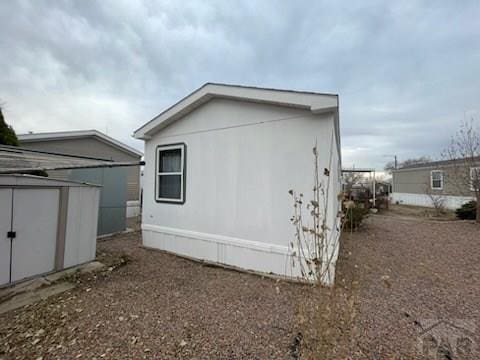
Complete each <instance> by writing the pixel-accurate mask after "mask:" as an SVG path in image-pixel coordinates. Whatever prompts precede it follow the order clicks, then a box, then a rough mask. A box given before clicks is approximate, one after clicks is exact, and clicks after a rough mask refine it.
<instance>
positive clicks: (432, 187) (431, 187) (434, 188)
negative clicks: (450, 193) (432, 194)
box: [430, 170, 443, 190]
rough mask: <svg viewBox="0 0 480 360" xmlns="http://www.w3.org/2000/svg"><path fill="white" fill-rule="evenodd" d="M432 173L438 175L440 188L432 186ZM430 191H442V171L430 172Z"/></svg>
mask: <svg viewBox="0 0 480 360" xmlns="http://www.w3.org/2000/svg"><path fill="white" fill-rule="evenodd" d="M433 173H440V175H441V177H440V187H434V186H433ZM430 189H432V190H443V170H432V171H430Z"/></svg>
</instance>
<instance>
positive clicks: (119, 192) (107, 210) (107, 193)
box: [71, 167, 128, 235]
mask: <svg viewBox="0 0 480 360" xmlns="http://www.w3.org/2000/svg"><path fill="white" fill-rule="evenodd" d="M127 170H128V168H125V167H117V168H105V169H77V170H74V171H72V174H71V180H76V181H85V182H89V183H94V184H98V185H102V188H101V192H100V211H99V215H98V216H99V217H98V231H97V234H98V235H104V234H110V233H112V232H118V231H123V230H125V228H126V205H127Z"/></svg>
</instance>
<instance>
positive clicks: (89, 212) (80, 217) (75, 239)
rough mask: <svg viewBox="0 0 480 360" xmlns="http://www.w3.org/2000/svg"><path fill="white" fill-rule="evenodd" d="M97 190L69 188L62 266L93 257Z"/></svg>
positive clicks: (86, 260)
mask: <svg viewBox="0 0 480 360" xmlns="http://www.w3.org/2000/svg"><path fill="white" fill-rule="evenodd" d="M98 200H99V190H98V189H95V188H70V190H69V205H68V216H67V229H66V236H65V261H64V267H65V268H67V267H71V266H75V265H78V264H82V263H85V262H88V261H91V260H93V259H94V258H95V247H96V233H97V232H96V229H97V226H96V225H97V224H96V223H97V216H98V214H97V213H98Z"/></svg>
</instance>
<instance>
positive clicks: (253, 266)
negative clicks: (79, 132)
mask: <svg viewBox="0 0 480 360" xmlns="http://www.w3.org/2000/svg"><path fill="white" fill-rule="evenodd" d="M134 136H135V137H136V138H138V139H143V140H145V162H146V165H145V170H144V193H143V202H144V208H143V219H142V229H143V244H144V245H145V246H147V247H151V248H158V249H162V250H166V251H169V252H173V253H176V254H180V255H183V256H187V257H192V258H196V259H200V260H205V261H209V262H216V263H221V264H226V265H230V266H235V267H238V268H241V269H247V270H253V271H257V272H263V273H273V274H277V275H285V276H289V277H297V276H300V272H299V270H298V268H294V267H293V268H292V266H291V264H290V257H291V255H292V254H291V249H290V248H289V244H290V243H291V242H292V241H293V239H294V236H295V228H294V227H293V226H292V224H291V222H290V218H291V216H292V213H293V202H292V198H291V196H290V195H289V194H288V191H289V190H290V189H294V190H295V191H297V192H298V193H304V194H305V198H306V199H309V197H308V196H309V194H311V193H312V187H313V184H314V179H313V178H314V161H313V156H312V148H313V147H314V146H315V144H317V148H318V153H319V167H320V169H321V171H322V173H323V171H324V169H329V173H330V176H329V178H328V180H327V181H328V182H329V184H328V186H327V187H326V189H327V190H328V192H329V196H328V199H329V200H328V219H327V224H328V228H329V229H330V230H329V231H330V232H332V237H333V238H334V239H335V246H332V247H331V249H330V250H329V251H330V253H331V256H332V258H333V261H332V267H334V263H335V260H336V256H337V251H338V237H339V235H340V229H339V226H338V222H339V210H340V205H339V200H338V194H339V192H340V191H341V189H340V186H341V185H340V184H341V182H340V171H341V166H340V165H341V164H340V161H341V160H340V159H341V158H340V136H339V123H338V96H337V95H331V94H319V93H311V92H297V91H285V90H274V89H264V88H254V87H245V86H233V85H224V84H211V83H208V84H205V85H204V86H202V87H201V88H199V89H198V90H196V91H195V92H193V93H192V94H190V95H188V96H187V97H185V98H183V99H182V100H180V101H179V102H178V103H176V104H175V105H173V106H172V107H170V108H168V109H167V110H165V111H164V112H162V113H161V114H159V115H158V116H156V117H155V118H154V119H152V120H151V121H150V122H148V123H146V124H145V125H144V126H142V127H141V128H139V129H138V130H137V131H136V132H135V134H134ZM331 281H333V278H332V279H330V280H329V282H331Z"/></svg>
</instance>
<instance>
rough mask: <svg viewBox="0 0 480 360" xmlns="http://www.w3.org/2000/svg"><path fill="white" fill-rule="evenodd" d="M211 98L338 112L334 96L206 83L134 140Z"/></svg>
mask: <svg viewBox="0 0 480 360" xmlns="http://www.w3.org/2000/svg"><path fill="white" fill-rule="evenodd" d="M212 98H226V99H234V100H241V101H249V102H257V103H266V104H272V105H278V106H286V107H294V108H300V109H308V110H310V111H312V113H315V114H318V113H325V112H332V111H333V112H334V111H338V95H336V94H324V93H315V92H307V91H293V90H280V89H270V88H260V87H253V86H242V85H229V84H218V83H206V84H205V85H203V86H202V87H200V88H198V89H197V90H195V91H194V92H192V93H191V94H189V95H187V96H186V97H184V98H183V99H181V100H180V101H179V102H177V103H176V104H174V105H173V106H171V107H169V108H168V109H166V110H165V111H163V112H162V113H160V114H159V115H157V116H155V117H154V118H153V119H152V120H150V121H149V122H147V123H146V124H144V125H143V126H142V127H140V128H139V129H137V130H136V131H135V132H134V137H135V138H137V139H148V138H149V137H151V136H152V135H153V134H154V133H156V132H157V131H159V130H161V129H162V128H164V127H166V126H167V125H169V124H171V123H172V122H174V121H175V120H177V119H179V118H181V117H183V116H185V115H186V114H188V113H189V112H191V111H193V110H194V109H195V108H197V107H199V106H200V105H202V104H204V103H206V102H207V101H209V100H211V99H212Z"/></svg>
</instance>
